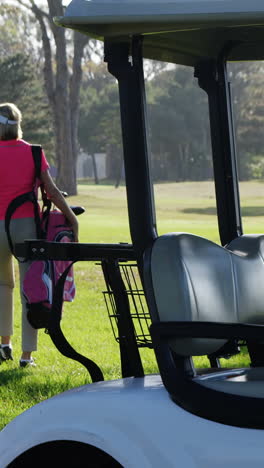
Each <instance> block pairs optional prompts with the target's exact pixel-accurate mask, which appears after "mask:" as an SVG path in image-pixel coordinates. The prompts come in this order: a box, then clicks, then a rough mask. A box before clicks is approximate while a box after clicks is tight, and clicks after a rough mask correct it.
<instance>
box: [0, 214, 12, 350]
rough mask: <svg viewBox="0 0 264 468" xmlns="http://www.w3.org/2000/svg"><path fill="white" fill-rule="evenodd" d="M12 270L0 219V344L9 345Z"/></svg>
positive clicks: (2, 222) (3, 226)
mask: <svg viewBox="0 0 264 468" xmlns="http://www.w3.org/2000/svg"><path fill="white" fill-rule="evenodd" d="M13 289H14V271H13V262H12V255H11V253H10V250H9V246H8V242H7V238H6V233H5V225H4V221H3V220H1V221H0V336H1V344H3V345H10V344H11V342H10V340H11V335H13Z"/></svg>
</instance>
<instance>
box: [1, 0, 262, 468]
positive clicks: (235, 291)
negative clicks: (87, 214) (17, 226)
mask: <svg viewBox="0 0 264 468" xmlns="http://www.w3.org/2000/svg"><path fill="white" fill-rule="evenodd" d="M55 22H56V24H57V25H58V26H63V27H68V28H72V29H75V30H78V31H81V32H83V33H84V34H87V35H89V36H92V37H95V38H98V39H101V40H103V41H104V52H105V61H106V62H107V64H108V70H109V72H110V73H111V74H112V75H113V76H114V77H115V78H116V79H117V81H118V86H119V95H120V110H121V123H122V135H123V150H124V164H125V174H126V189H127V201H128V212H129V223H130V232H131V239H132V244H131V245H128V244H116V245H115V244H69V245H68V246H67V248H66V249H65V245H62V246H61V245H54V243H47V242H44V241H27V242H25V244H24V245H20V246H17V252H16V253H17V254H18V255H19V256H25V257H27V258H30V259H33V260H34V259H41V258H54V259H66V258H67V259H68V258H71V259H73V260H76V261H83V260H89V261H100V262H101V265H102V272H103V274H104V278H105V281H106V287H107V294H106V298H108V299H109V302H110V305H111V307H112V309H113V313H112V314H111V313H110V315H111V317H112V318H113V317H114V320H115V323H116V327H117V339H118V342H119V345H120V357H121V374H122V378H121V379H119V380H116V381H104V380H103V372H102V370H101V369H100V368H99V367H98V366H97V364H96V363H94V362H93V361H91V360H90V359H88V358H87V357H85V356H81V355H79V354H78V353H77V352H75V351H74V349H73V348H72V347H71V345H70V344H69V343H68V342H67V339H66V338H65V337H64V335H63V333H62V331H61V329H60V315H59V311H58V310H55V311H54V315H53V317H52V318H51V321H50V325H49V327H48V328H49V333H50V336H51V339H52V340H53V341H54V343H55V345H56V346H57V347H58V349H59V350H60V351H61V352H62V353H63V354H64V355H65V356H68V357H70V358H73V359H76V360H77V361H79V362H81V363H82V364H83V365H84V366H85V367H86V368H87V370H88V372H89V373H90V375H91V379H92V381H93V383H92V384H89V385H84V386H83V387H79V388H75V389H72V390H70V391H68V392H65V393H63V394H61V395H57V396H55V397H53V398H51V399H49V400H46V401H44V402H42V403H40V404H38V405H36V406H34V407H33V408H31V409H29V410H27V411H26V412H25V413H23V414H21V415H20V416H19V417H17V418H16V419H14V420H13V421H12V422H11V423H10V424H8V425H7V426H6V427H5V428H4V430H3V431H2V432H1V433H0V445H1V454H0V467H1V468H2V467H7V466H10V467H20V466H35V465H37V466H39V465H40V464H43V466H44V465H46V464H50V465H52V463H53V464H54V466H55V463H56V465H57V464H58V462H57V461H56V462H55V460H57V459H58V460H59V463H60V464H61V465H63V466H66V467H78V466H92V467H103V466H109V467H110V466H111V467H115V466H116V467H117V466H124V467H133V468H136V467H137V468H138V467H144V468H147V467H149V468H160V467H166V468H170V467H175V468H177V467H180V468H194V467H200V468H212V467H214V468H216V467H219V468H220V467H221V468H236V467H237V468H238V467H239V468H241V467H245V468H248V467H249V466H250V467H252V468H260V467H262V466H263V464H264V448H263V438H264V344H263V341H264V327H263V324H264V288H263V284H264V265H263V256H264V235H261V234H251V235H244V234H243V231H242V222H241V212H240V202H239V189H238V175H237V163H236V144H235V134H234V125H233V115H232V104H231V92H230V86H229V82H228V76H227V61H246V60H263V59H264V4H263V0H251V2H248V1H247V0H211V1H210V2H208V1H205V0H171V1H170V2H169V3H165V2H163V1H162V0H145V1H144V2H142V1H140V0H134V1H133V2H132V1H131V0H122V1H120V2H118V1H112V0H90V1H87V0H72V2H71V3H70V4H69V6H68V8H67V9H66V11H65V15H64V17H61V18H56V19H55ZM143 57H146V58H150V59H154V60H163V61H167V62H172V63H176V64H181V65H187V66H189V67H192V68H193V70H194V74H195V77H196V78H197V81H198V84H199V86H200V87H201V88H202V89H203V90H204V91H205V92H206V93H207V95H208V103H209V117H210V128H211V140H212V155H213V167H214V179H215V191H216V203H217V216H218V226H219V235H220V240H221V245H218V244H215V243H213V242H212V241H210V240H208V239H205V238H202V237H199V236H196V235H193V234H191V233H182V232H173V233H168V234H164V235H161V236H159V235H158V233H157V228H156V221H155V204H154V197H153V187H152V183H151V174H150V168H149V160H148V157H149V154H148V153H149V152H148V144H147V134H146V108H145V107H146V104H145V94H144V75H143ZM135 270H137V271H138V273H139V278H140V281H141V284H142V288H143V292H142V293H141V290H140V288H141V286H140V287H135V286H134V285H133V284H134V283H133V281H131V275H132V276H133V275H134V273H135ZM129 296H133V297H134V298H137V301H136V300H135V301H134V302H133V301H132V302H131V301H130V299H129ZM143 299H144V300H145V301H146V304H144V306H142V310H140V311H138V307H139V305H138V304H140V307H141V304H142V301H143ZM133 308H134V309H133ZM143 309H144V310H143ZM135 311H136V312H135ZM142 316H144V317H143V318H144V321H145V324H146V326H145V328H144V327H143V328H142V327H138V326H136V325H135V321H136V320H138V321H139V322H140V321H142ZM146 328H147V331H146ZM242 345H243V346H246V347H247V350H248V354H249V356H250V366H249V367H248V368H231V369H228V368H223V367H221V362H220V359H221V358H225V357H229V356H230V355H233V354H236V353H238V352H239V348H240V346H242ZM144 346H145V347H149V348H153V350H154V352H155V356H156V360H157V364H158V368H159V374H158V375H145V372H144V368H143V365H142V361H141V357H140V353H139V348H140V347H144ZM195 356H207V357H208V361H209V363H210V366H209V367H208V368H207V369H206V370H203V369H196V368H195V366H194V360H193V357H195ZM40 460H41V462H40ZM52 466H53V465H52Z"/></svg>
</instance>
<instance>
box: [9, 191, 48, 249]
mask: <svg viewBox="0 0 264 468" xmlns="http://www.w3.org/2000/svg"><path fill="white" fill-rule="evenodd" d="M28 201H31V202H32V203H33V205H34V217H35V220H36V230H37V236H38V238H39V237H40V219H39V211H38V201H37V197H36V194H35V193H34V192H33V191H31V192H26V193H23V194H22V195H19V196H18V197H16V198H14V200H12V201H11V202H10V203H9V205H8V207H7V210H6V214H5V231H6V235H7V240H8V244H9V247H10V250H11V252H12V254H13V255H14V245H13V242H12V239H11V234H10V221H11V218H12V215H13V213H14V212H15V211H16V209H17V208H18V207H19V206H21V205H23V204H24V203H25V202H28Z"/></svg>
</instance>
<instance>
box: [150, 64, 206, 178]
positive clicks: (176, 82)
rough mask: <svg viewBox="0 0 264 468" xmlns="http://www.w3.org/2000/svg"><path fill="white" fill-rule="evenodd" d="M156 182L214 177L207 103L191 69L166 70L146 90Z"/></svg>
mask: <svg viewBox="0 0 264 468" xmlns="http://www.w3.org/2000/svg"><path fill="white" fill-rule="evenodd" d="M147 95H148V96H149V99H148V100H149V102H150V104H149V117H150V142H151V152H152V166H153V173H154V178H155V179H163V180H164V179H165V180H176V181H182V180H188V179H189V180H202V179H206V178H208V177H210V176H212V161H211V150H210V136H209V135H210V133H209V122H208V104H207V97H206V94H205V93H204V92H203V91H202V90H200V89H199V88H198V86H197V84H196V83H195V82H194V80H193V73H192V70H190V69H188V68H187V67H176V68H175V69H174V70H163V71H162V73H160V74H159V75H157V76H156V77H155V78H154V79H153V80H152V81H151V82H150V83H149V84H148V87H147Z"/></svg>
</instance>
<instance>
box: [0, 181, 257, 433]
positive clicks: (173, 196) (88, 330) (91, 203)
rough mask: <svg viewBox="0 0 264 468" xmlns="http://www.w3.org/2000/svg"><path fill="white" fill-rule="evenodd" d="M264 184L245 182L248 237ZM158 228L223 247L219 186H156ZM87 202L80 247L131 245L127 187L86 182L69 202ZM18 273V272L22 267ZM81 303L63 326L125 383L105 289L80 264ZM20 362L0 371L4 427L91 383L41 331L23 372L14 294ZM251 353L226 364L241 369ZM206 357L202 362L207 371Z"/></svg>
mask: <svg viewBox="0 0 264 468" xmlns="http://www.w3.org/2000/svg"><path fill="white" fill-rule="evenodd" d="M262 193H263V185H262V184H261V183H258V182H246V183H242V184H241V199H242V206H243V213H244V215H245V216H244V217H243V222H244V230H245V232H263V226H264V210H263V201H262ZM155 199H156V203H157V225H158V232H159V234H162V233H165V232H170V231H185V232H186V231H187V232H192V233H195V234H198V235H201V236H204V237H207V238H209V239H211V240H213V241H215V242H219V236H218V230H217V219H216V211H215V197H214V187H213V184H212V183H211V182H199V183H198V182H196V183H195V182H186V183H180V184H176V183H171V184H158V185H156V186H155ZM69 201H70V202H71V203H72V204H81V205H83V206H84V207H85V208H86V213H85V214H84V215H82V216H81V217H80V241H81V242H107V243H115V242H130V234H129V227H128V217H127V208H126V191H125V188H124V187H119V188H118V189H115V188H114V187H113V186H111V185H99V186H95V185H91V184H85V183H84V184H82V185H80V186H79V195H78V196H77V197H72V198H71V199H69ZM16 274H17V268H16ZM75 279H76V286H77V295H76V299H75V301H74V302H73V303H72V304H65V307H64V313H63V319H62V328H63V330H64V332H65V334H66V336H67V338H68V339H69V341H70V343H71V344H72V345H73V346H74V347H75V349H76V350H77V351H79V352H80V353H82V354H85V355H86V356H88V357H90V358H91V359H93V360H95V361H96V362H97V364H98V365H99V366H100V367H101V368H102V370H103V373H104V375H105V378H106V379H115V378H119V377H120V361H119V349H118V344H117V343H116V342H115V340H114V338H113V335H112V330H111V327H110V323H109V319H108V317H107V311H106V308H105V303H104V299H103V295H102V291H103V290H104V288H105V285H104V281H103V278H102V274H101V269H100V267H99V266H98V265H96V264H93V263H90V262H79V263H78V264H76V266H75ZM13 347H14V358H15V359H14V361H13V362H8V363H3V364H2V365H1V367H0V399H1V405H0V428H2V427H4V426H5V425H6V424H7V423H8V422H9V421H10V420H11V419H13V418H14V417H15V416H17V415H18V414H20V413H21V412H22V411H24V410H26V409H27V408H29V407H30V406H32V405H34V404H36V403H38V402H40V401H42V400H45V399H46V398H49V397H50V396H52V395H54V394H57V393H59V392H62V391H64V390H67V389H69V388H73V387H75V386H78V385H83V384H85V383H88V382H89V381H90V380H89V376H88V374H87V371H86V369H85V368H84V367H83V366H82V365H80V364H78V363H76V362H74V361H71V360H69V359H67V358H65V357H63V356H62V355H61V354H60V353H59V352H58V351H57V350H56V349H55V348H54V346H53V344H52V342H51V340H50V338H49V336H48V335H46V334H45V333H44V332H43V330H41V331H40V332H39V349H38V352H36V353H35V357H36V362H37V367H36V368H34V369H19V368H18V360H19V357H20V347H21V341H20V304H19V296H18V289H17V287H16V288H15V333H14V337H13ZM141 355H142V359H143V363H144V367H145V371H146V372H150V373H151V372H155V371H156V364H155V359H154V356H153V352H152V351H151V350H142V351H141ZM246 361H247V355H246V354H245V353H241V355H240V356H239V357H238V358H234V359H232V360H230V361H227V362H225V365H239V366H241V365H242V366H243V365H244V364H245V363H246ZM205 362H206V360H205V359H204V358H196V363H197V364H198V365H200V366H204V365H205Z"/></svg>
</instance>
